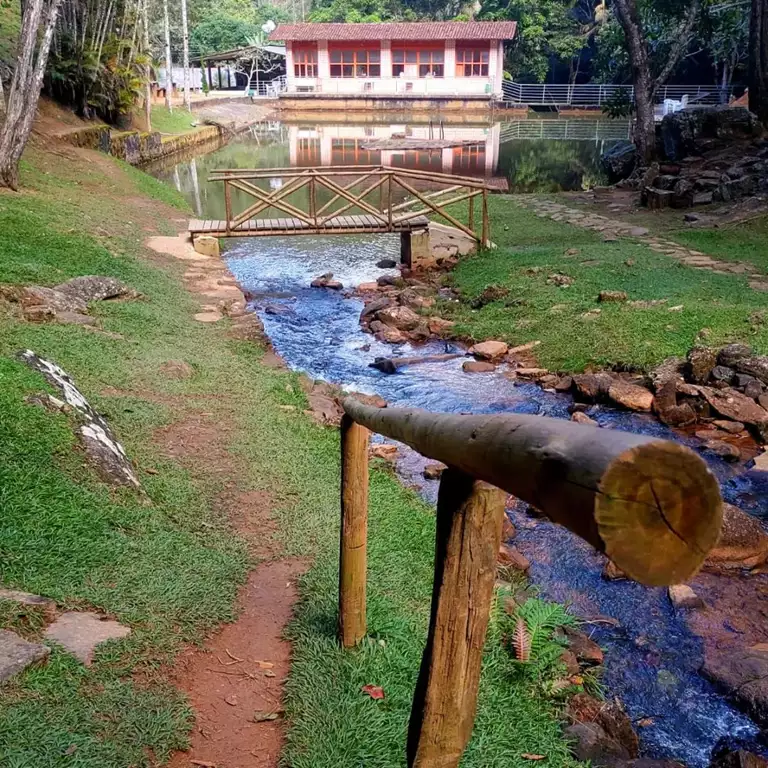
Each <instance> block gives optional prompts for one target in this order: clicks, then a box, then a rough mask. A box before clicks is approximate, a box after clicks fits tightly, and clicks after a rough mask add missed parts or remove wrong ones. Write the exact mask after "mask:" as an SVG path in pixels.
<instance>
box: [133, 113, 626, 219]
mask: <svg viewBox="0 0 768 768" xmlns="http://www.w3.org/2000/svg"><path fill="white" fill-rule="evenodd" d="M628 135H629V122H628V121H624V120H604V119H594V118H574V119H561V118H545V119H544V118H542V119H539V118H533V119H527V120H508V121H498V122H492V123H478V124H464V123H461V124H456V123H454V124H452V123H448V122H442V121H440V120H434V121H432V122H428V123H407V122H402V121H401V120H399V119H397V118H394V119H392V120H390V121H388V122H377V123H365V124H354V123H343V124H341V123H339V124H334V123H324V124H316V125H309V124H305V123H281V122H276V121H263V122H261V123H257V124H254V125H252V126H251V127H250V129H249V130H248V131H246V132H245V133H243V134H241V135H239V136H237V137H235V138H234V139H233V140H231V141H230V142H229V143H227V144H226V145H225V146H223V147H220V148H217V149H215V151H213V152H210V153H209V154H204V155H198V156H197V157H194V156H186V157H181V158H179V157H178V156H176V157H173V158H168V159H166V160H165V161H159V162H158V163H155V164H153V165H151V166H148V170H149V171H150V172H152V173H154V174H155V175H157V176H159V177H160V178H163V179H164V180H166V181H168V182H169V183H171V184H173V185H174V186H175V187H176V188H177V189H178V190H179V191H180V192H182V193H183V194H184V195H185V196H186V197H187V199H188V200H189V201H190V204H191V205H192V206H193V207H194V209H195V212H196V213H197V215H198V216H201V217H205V218H216V219H220V218H224V210H223V206H224V203H223V199H222V194H221V190H220V189H218V188H217V187H216V186H214V185H208V184H207V183H206V180H207V177H208V173H209V171H211V170H213V169H215V168H280V167H282V168H284V167H289V166H290V167H295V168H306V167H311V166H326V167H327V166H331V165H334V166H338V165H351V166H361V165H381V164H383V165H390V166H393V167H395V168H409V169H415V170H422V171H433V172H438V173H449V174H457V175H462V176H472V177H475V178H482V179H485V180H486V181H488V182H489V183H491V184H492V185H493V186H494V187H495V188H496V189H498V190H499V191H506V190H510V191H513V192H518V191H519V192H558V191H564V190H577V189H584V188H588V187H590V186H593V185H595V184H599V183H602V182H603V181H604V179H603V177H602V173H601V171H600V163H599V160H600V155H601V153H602V152H603V151H604V150H605V149H606V148H607V147H609V146H611V145H612V144H613V143H615V142H616V141H619V140H621V139H626V138H627V137H628ZM400 139H403V140H405V141H406V142H408V143H411V144H412V145H413V144H414V143H416V142H419V141H420V142H423V145H422V146H420V147H418V148H408V149H403V148H398V147H397V146H396V145H393V141H394V140H400ZM431 140H432V142H431ZM434 140H440V141H441V142H447V143H454V144H455V146H444V145H441V146H437V147H435V146H429V144H430V143H433V142H434ZM275 181H276V183H279V180H275ZM211 186H212V187H213V188H212V189H209V187H211ZM297 202H298V201H297Z"/></svg>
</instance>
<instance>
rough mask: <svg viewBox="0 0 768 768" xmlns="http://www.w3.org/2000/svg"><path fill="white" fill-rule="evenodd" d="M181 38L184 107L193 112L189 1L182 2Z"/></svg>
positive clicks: (183, 0) (182, 0)
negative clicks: (188, 16)
mask: <svg viewBox="0 0 768 768" xmlns="http://www.w3.org/2000/svg"><path fill="white" fill-rule="evenodd" d="M181 37H182V55H183V57H184V106H185V107H186V108H187V109H189V110H191V109H192V100H191V98H190V95H189V25H188V24H187V0H181Z"/></svg>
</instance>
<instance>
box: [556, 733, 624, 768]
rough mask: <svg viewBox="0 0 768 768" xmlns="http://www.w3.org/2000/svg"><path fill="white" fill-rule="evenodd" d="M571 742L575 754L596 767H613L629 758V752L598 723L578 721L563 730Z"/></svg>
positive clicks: (580, 759) (577, 757) (579, 758)
mask: <svg viewBox="0 0 768 768" xmlns="http://www.w3.org/2000/svg"><path fill="white" fill-rule="evenodd" d="M563 735H564V736H565V738H566V740H568V741H570V742H571V751H572V752H573V756H574V757H575V758H576V759H577V760H579V761H582V762H587V761H589V763H590V764H591V765H594V766H596V768H602V767H603V766H604V767H605V768H613V767H614V766H616V765H617V764H620V763H621V762H622V761H625V760H627V759H629V752H627V750H626V749H625V748H624V747H622V746H621V744H619V743H618V742H616V741H614V739H612V738H611V737H610V736H609V735H608V734H607V733H606V732H605V729H604V728H603V727H602V726H601V725H599V724H598V723H576V724H574V725H571V726H568V728H566V729H565V730H564V731H563Z"/></svg>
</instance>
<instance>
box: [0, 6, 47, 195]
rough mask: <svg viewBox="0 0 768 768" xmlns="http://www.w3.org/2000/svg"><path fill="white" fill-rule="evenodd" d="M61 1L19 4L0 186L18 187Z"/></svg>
mask: <svg viewBox="0 0 768 768" xmlns="http://www.w3.org/2000/svg"><path fill="white" fill-rule="evenodd" d="M60 4H61V0H25V2H23V3H22V17H21V32H20V34H19V42H18V55H17V57H16V68H15V69H14V71H13V79H12V80H11V87H10V90H9V92H8V102H7V107H6V115H5V122H4V123H3V127H2V131H0V186H6V187H10V188H11V189H18V186H19V160H20V159H21V155H22V152H23V151H24V147H25V146H26V144H27V141H28V139H29V134H30V132H31V131H32V122H33V120H34V119H35V112H36V111H37V102H38V100H39V99H40V89H41V88H42V85H43V77H44V76H45V68H46V65H47V63H48V52H49V50H50V48H51V40H52V39H53V31H54V29H55V27H56V17H57V15H58V12H59V5H60Z"/></svg>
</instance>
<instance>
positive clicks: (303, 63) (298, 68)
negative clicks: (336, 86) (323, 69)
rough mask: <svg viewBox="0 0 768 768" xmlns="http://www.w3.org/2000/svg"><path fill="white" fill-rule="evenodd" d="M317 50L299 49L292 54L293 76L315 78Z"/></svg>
mask: <svg viewBox="0 0 768 768" xmlns="http://www.w3.org/2000/svg"><path fill="white" fill-rule="evenodd" d="M317 73H318V69H317V49H312V48H300V49H298V50H297V51H294V54H293V76H294V77H309V78H316V77H317Z"/></svg>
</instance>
